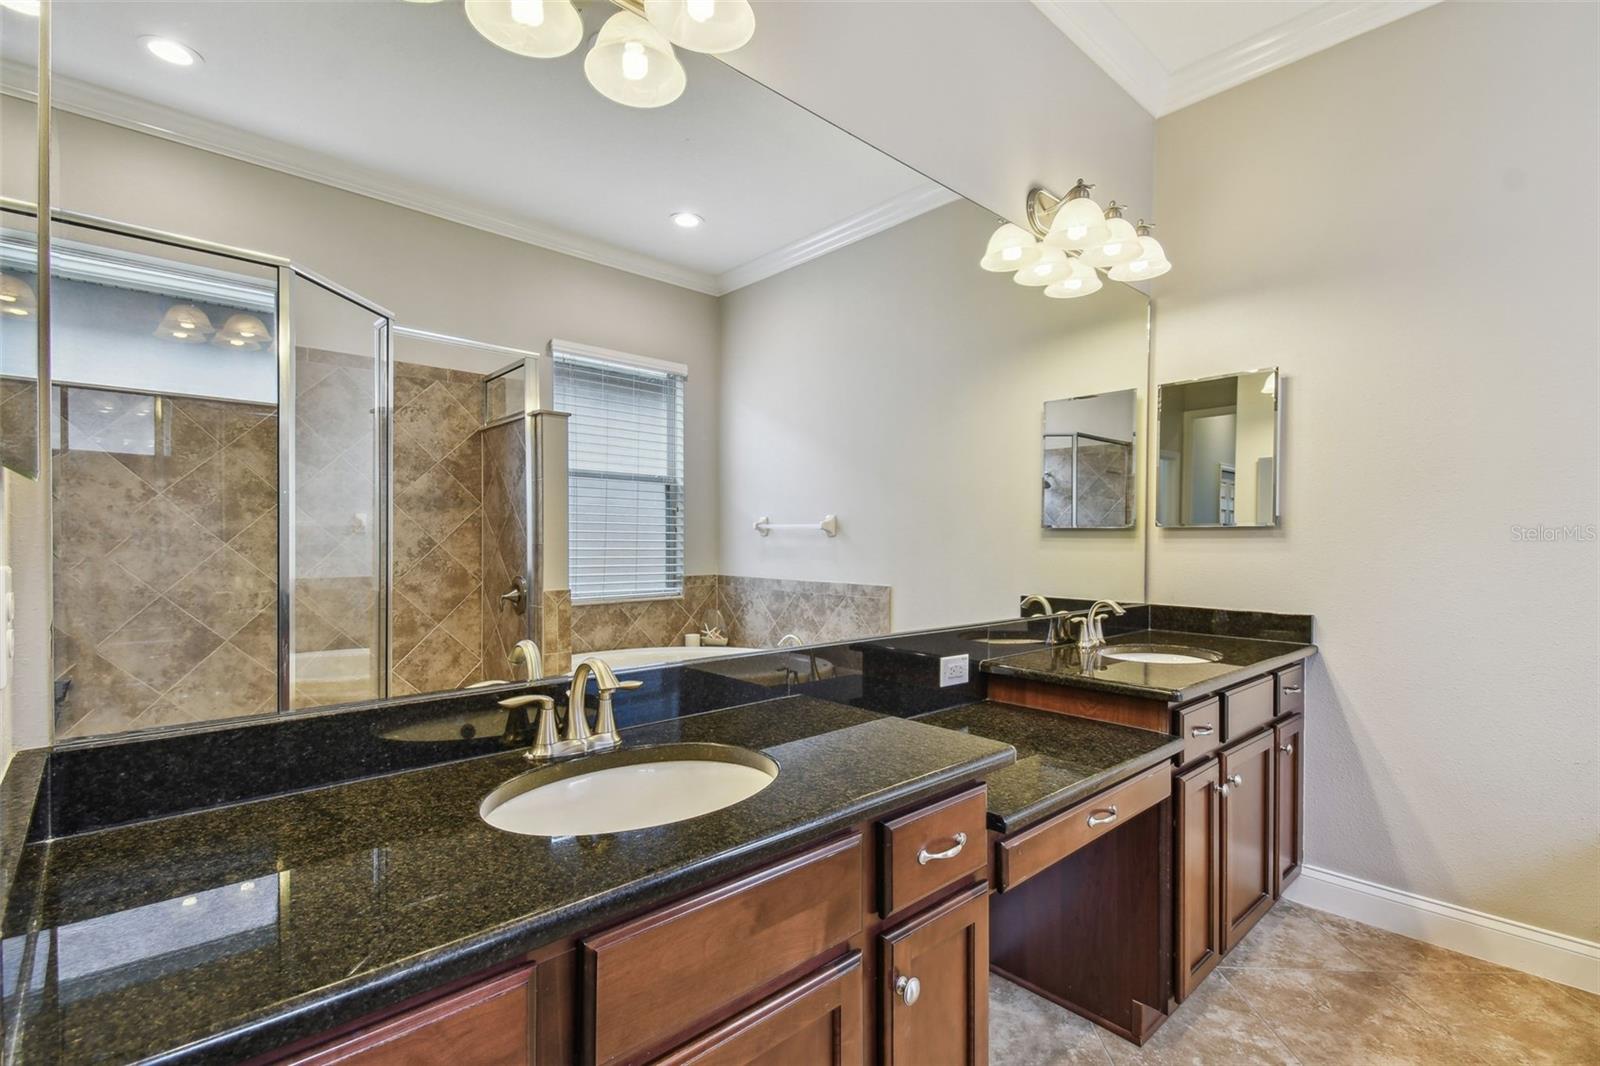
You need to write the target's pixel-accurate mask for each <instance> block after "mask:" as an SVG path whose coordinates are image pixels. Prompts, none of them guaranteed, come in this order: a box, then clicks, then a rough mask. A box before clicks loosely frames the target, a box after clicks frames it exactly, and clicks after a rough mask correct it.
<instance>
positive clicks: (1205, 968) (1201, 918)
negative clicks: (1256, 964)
mask: <svg viewBox="0 0 1600 1066" xmlns="http://www.w3.org/2000/svg"><path fill="white" fill-rule="evenodd" d="M1174 781H1175V787H1174V789H1173V795H1174V798H1175V803H1174V808H1175V809H1174V820H1175V821H1176V823H1177V846H1176V849H1175V851H1174V853H1173V858H1174V863H1175V866H1176V868H1177V891H1176V898H1175V901H1174V904H1175V910H1176V912H1177V921H1176V923H1175V924H1176V932H1175V935H1174V940H1175V944H1174V950H1175V952H1176V955H1177V962H1178V974H1177V988H1176V992H1175V995H1176V998H1177V999H1178V1000H1179V1001H1180V1002H1181V1001H1183V1000H1184V999H1187V998H1188V996H1189V993H1191V992H1193V991H1194V990H1195V989H1196V988H1199V987H1200V982H1202V981H1204V980H1205V979H1206V978H1207V977H1208V976H1210V974H1211V971H1212V970H1215V969H1216V968H1217V963H1218V962H1220V961H1221V960H1222V903H1221V892H1220V876H1221V861H1222V850H1221V849H1222V793H1221V786H1222V768H1221V764H1220V762H1219V761H1218V760H1217V759H1216V758H1210V759H1207V760H1205V761H1204V762H1202V763H1201V764H1200V765H1198V766H1196V767H1194V768H1193V769H1192V770H1189V771H1187V772H1185V773H1181V774H1179V775H1178V776H1177V777H1176V778H1174Z"/></svg>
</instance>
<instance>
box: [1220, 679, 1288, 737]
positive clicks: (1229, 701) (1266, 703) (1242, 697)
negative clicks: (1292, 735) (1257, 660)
mask: <svg viewBox="0 0 1600 1066" xmlns="http://www.w3.org/2000/svg"><path fill="white" fill-rule="evenodd" d="M1276 687H1277V682H1276V680H1275V679H1274V675H1272V674H1268V675H1267V676H1266V677H1258V678H1256V679H1255V680H1254V681H1246V682H1245V683H1244V684H1242V685H1235V686H1233V687H1232V688H1227V689H1223V690H1222V733H1223V738H1222V739H1223V740H1224V741H1226V742H1227V743H1229V744H1232V743H1233V742H1234V741H1236V740H1238V739H1239V738H1240V737H1246V736H1249V735H1250V734H1251V733H1254V732H1255V731H1256V730H1258V729H1260V728H1261V727H1262V726H1264V725H1266V724H1267V723H1268V722H1270V721H1272V714H1273V711H1274V700H1273V695H1274V693H1275V691H1276Z"/></svg>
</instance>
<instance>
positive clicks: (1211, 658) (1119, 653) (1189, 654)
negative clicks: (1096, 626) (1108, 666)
mask: <svg viewBox="0 0 1600 1066" xmlns="http://www.w3.org/2000/svg"><path fill="white" fill-rule="evenodd" d="M1100 656H1101V658H1104V659H1116V660H1118V661H1119V662H1125V663H1160V664H1163V665H1169V666H1179V665H1182V664H1184V663H1214V662H1219V661H1221V659H1222V653H1221V652H1215V651H1207V650H1206V649H1205V648H1187V647H1183V646H1181V645H1177V644H1107V645H1106V646H1105V647H1103V648H1101V649H1100Z"/></svg>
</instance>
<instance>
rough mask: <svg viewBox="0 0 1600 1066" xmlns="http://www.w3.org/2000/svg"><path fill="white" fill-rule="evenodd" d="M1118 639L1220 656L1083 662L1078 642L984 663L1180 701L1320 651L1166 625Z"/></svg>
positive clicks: (1059, 681)
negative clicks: (1168, 660)
mask: <svg viewBox="0 0 1600 1066" xmlns="http://www.w3.org/2000/svg"><path fill="white" fill-rule="evenodd" d="M1119 644H1161V645H1172V646H1176V647H1187V648H1201V649H1204V650H1206V651H1211V652H1217V653H1219V654H1220V655H1221V656H1222V658H1221V660H1220V661H1218V662H1213V663H1129V662H1119V661H1118V660H1116V659H1107V658H1105V657H1104V656H1099V655H1097V656H1094V657H1093V660H1092V661H1090V662H1088V663H1085V662H1084V660H1083V657H1082V656H1081V655H1080V654H1079V653H1078V649H1077V646H1076V645H1059V646H1057V647H1051V648H1041V649H1038V650H1036V651H1027V652H1022V653H1020V654H1017V655H1003V656H997V657H995V658H992V659H985V660H984V661H983V663H982V664H981V666H980V669H981V670H982V671H983V672H984V673H986V674H993V675H995V676H998V677H1020V678H1024V679H1026V680H1029V681H1044V682H1048V683H1050V684H1053V685H1070V686H1072V687H1074V688H1087V689H1096V690H1098V691H1101V692H1115V693H1118V694H1119V695H1123V696H1139V697H1143V698H1146V699H1157V700H1166V701H1168V702H1169V703H1182V702H1186V701H1188V700H1192V699H1196V698H1198V697H1200V696H1205V695H1207V694H1209V693H1212V692H1216V691H1217V690H1218V689H1224V688H1227V687H1228V686H1229V685H1231V684H1234V683H1235V682H1238V681H1244V680H1246V679H1247V678H1251V677H1255V676H1257V675H1259V674H1263V673H1266V672H1267V671H1269V670H1277V669H1279V668H1280V667H1284V666H1288V665H1290V664H1291V663H1296V662H1299V661H1300V660H1302V659H1308V658H1310V657H1311V656H1313V655H1315V654H1316V653H1317V646H1316V645H1315V644H1299V643H1292V642H1289V641H1282V640H1259V639H1256V638H1253V637H1235V636H1222V635H1220V634H1215V633H1189V632H1178V631H1175V630H1164V629H1141V630H1135V631H1133V632H1127V633H1118V634H1117V635H1116V636H1114V637H1108V638H1107V640H1106V647H1108V648H1111V647H1115V646H1116V645H1119Z"/></svg>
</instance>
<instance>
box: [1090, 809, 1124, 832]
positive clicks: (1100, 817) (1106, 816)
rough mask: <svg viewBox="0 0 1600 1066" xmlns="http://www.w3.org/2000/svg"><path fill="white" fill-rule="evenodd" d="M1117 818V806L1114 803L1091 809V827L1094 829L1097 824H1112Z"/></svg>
mask: <svg viewBox="0 0 1600 1066" xmlns="http://www.w3.org/2000/svg"><path fill="white" fill-rule="evenodd" d="M1116 820H1117V807H1116V804H1112V805H1111V806H1110V807H1102V808H1101V809H1100V810H1098V811H1090V812H1089V828H1090V829H1093V828H1094V827H1095V826H1097V825H1110V824H1111V823H1112V822H1114V821H1116Z"/></svg>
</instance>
